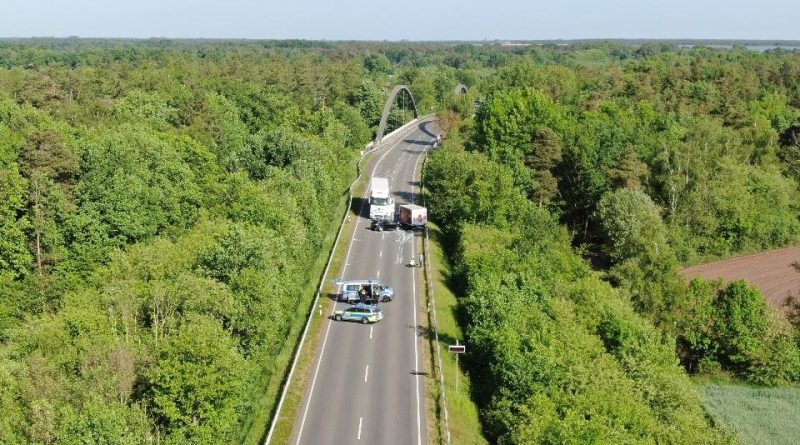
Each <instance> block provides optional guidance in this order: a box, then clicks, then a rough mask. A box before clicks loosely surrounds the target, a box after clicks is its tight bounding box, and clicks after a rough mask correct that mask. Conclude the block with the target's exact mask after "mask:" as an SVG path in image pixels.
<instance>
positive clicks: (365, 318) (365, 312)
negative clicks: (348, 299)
mask: <svg viewBox="0 0 800 445" xmlns="http://www.w3.org/2000/svg"><path fill="white" fill-rule="evenodd" d="M333 318H334V319H335V320H336V321H342V320H346V321H358V322H360V323H361V324H367V323H377V322H379V321H381V320H382V319H383V312H382V311H381V310H380V308H379V307H377V306H373V305H370V304H364V303H358V304H355V305H353V306H350V307H349V308H347V309H344V310H339V311H336V312H334V313H333Z"/></svg>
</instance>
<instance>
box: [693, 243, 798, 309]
mask: <svg viewBox="0 0 800 445" xmlns="http://www.w3.org/2000/svg"><path fill="white" fill-rule="evenodd" d="M798 261H800V247H788V248H785V249H778V250H770V251H769V252H762V253H759V254H756V255H748V256H743V257H738V258H731V259H728V260H724V261H717V262H715V263H708V264H701V265H697V266H692V267H688V268H686V269H684V270H682V271H681V274H683V276H684V277H686V278H687V279H692V278H694V277H697V276H699V277H702V278H706V279H717V278H722V279H723V280H724V281H736V280H746V281H748V282H749V283H750V284H752V285H753V286H756V287H757V288H759V289H761V292H763V293H764V296H766V297H767V300H768V301H769V302H770V303H772V304H774V305H776V306H780V305H781V303H783V301H784V299H786V296H787V295H788V294H789V293H790V292H791V293H793V294H797V293H798V291H800V272H798V271H797V269H795V268H794V267H793V266H792V263H794V262H798Z"/></svg>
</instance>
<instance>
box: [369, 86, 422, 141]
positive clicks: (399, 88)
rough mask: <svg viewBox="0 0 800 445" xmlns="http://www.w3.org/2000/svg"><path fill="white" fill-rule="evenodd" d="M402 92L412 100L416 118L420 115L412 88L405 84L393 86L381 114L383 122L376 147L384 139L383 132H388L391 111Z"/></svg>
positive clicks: (377, 134) (379, 129)
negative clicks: (387, 126)
mask: <svg viewBox="0 0 800 445" xmlns="http://www.w3.org/2000/svg"><path fill="white" fill-rule="evenodd" d="M400 94H403V95H404V96H406V97H407V98H408V99H409V101H410V102H411V105H412V106H413V107H414V118H415V119H416V118H418V117H419V110H418V109H417V103H416V102H415V101H414V95H413V94H411V90H409V89H408V87H407V86H405V85H397V86H396V87H394V88H392V91H391V92H390V93H389V97H388V98H387V99H386V104H385V105H384V106H383V113H382V114H381V122H380V124H378V131H377V132H376V133H375V142H374V146H375V147H377V146H378V145H379V144H380V143H381V141H383V133H384V132H386V125H387V123H388V122H389V113H390V112H391V111H392V108H393V107H394V104H395V100H396V99H397V96H398V95H400ZM401 97H402V96H401Z"/></svg>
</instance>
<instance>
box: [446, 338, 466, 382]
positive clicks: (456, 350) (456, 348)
mask: <svg viewBox="0 0 800 445" xmlns="http://www.w3.org/2000/svg"><path fill="white" fill-rule="evenodd" d="M447 350H448V351H450V352H452V353H453V354H455V355H456V392H458V374H459V372H458V369H459V368H458V356H459V355H461V354H464V353H466V352H467V347H466V346H464V345H460V344H458V340H456V344H454V345H449V346H448V347H447Z"/></svg>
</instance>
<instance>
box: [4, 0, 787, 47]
mask: <svg viewBox="0 0 800 445" xmlns="http://www.w3.org/2000/svg"><path fill="white" fill-rule="evenodd" d="M399 5H402V6H399ZM798 18H800V0H762V1H752V0H751V1H744V0H727V1H723V0H671V1H670V0H662V1H651V0H606V1H603V0H596V1H589V0H564V1H559V0H550V1H523V0H484V1H476V0H424V1H421V0H408V1H405V2H401V1H399V0H393V1H384V0H372V1H367V0H282V1H276V0H261V1H257V0H227V1H221V0H0V36H2V37H31V36H56V37H64V36H70V35H77V36H81V37H208V38H252V39H258V38H266V39H275V38H304V39H327V40H341V39H356V40H384V39H386V40H400V39H409V40H482V39H557V38H563V39H575V38H706V39H707V38H719V39H725V38H744V39H800V26H798V24H797V19H798Z"/></svg>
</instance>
